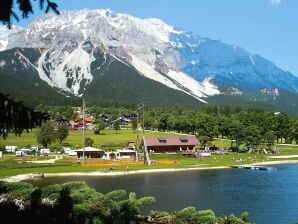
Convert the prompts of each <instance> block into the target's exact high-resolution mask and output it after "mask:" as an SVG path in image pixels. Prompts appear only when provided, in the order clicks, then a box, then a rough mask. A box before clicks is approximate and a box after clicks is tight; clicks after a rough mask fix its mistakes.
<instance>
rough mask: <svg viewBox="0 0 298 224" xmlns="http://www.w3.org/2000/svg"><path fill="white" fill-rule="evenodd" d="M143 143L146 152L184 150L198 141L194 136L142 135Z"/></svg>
mask: <svg viewBox="0 0 298 224" xmlns="http://www.w3.org/2000/svg"><path fill="white" fill-rule="evenodd" d="M143 144H144V147H145V149H147V150H148V152H154V153H173V152H181V151H186V150H193V149H194V148H195V146H196V145H198V144H199V141H198V140H197V139H196V137H194V136H185V137H168V138H147V137H144V139H143Z"/></svg>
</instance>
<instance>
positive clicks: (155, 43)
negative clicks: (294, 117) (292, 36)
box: [0, 9, 298, 110]
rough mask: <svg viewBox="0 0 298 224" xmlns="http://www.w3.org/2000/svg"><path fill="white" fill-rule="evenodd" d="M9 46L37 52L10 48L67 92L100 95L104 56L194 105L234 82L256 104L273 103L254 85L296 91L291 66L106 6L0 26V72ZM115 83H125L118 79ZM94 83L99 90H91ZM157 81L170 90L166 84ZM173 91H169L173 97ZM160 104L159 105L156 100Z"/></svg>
mask: <svg viewBox="0 0 298 224" xmlns="http://www.w3.org/2000/svg"><path fill="white" fill-rule="evenodd" d="M1 29H3V27H2V28H1ZM9 49H31V51H32V52H37V53H36V54H35V55H30V56H24V55H23V56H22V51H21V52H20V50H16V51H15V52H14V53H15V57H16V58H17V60H19V61H21V62H22V63H21V64H22V66H21V65H20V70H21V71H22V70H24V71H25V70H26V69H28V72H32V71H31V70H32V69H33V70H34V73H35V72H36V74H37V75H38V76H39V78H40V80H42V81H44V82H46V83H48V85H49V86H50V87H53V88H54V89H55V91H58V92H59V91H60V92H61V93H63V94H66V95H68V96H75V97H81V96H86V97H89V98H92V97H94V96H97V97H99V98H102V97H103V95H104V94H103V95H102V96H101V95H100V94H99V93H100V89H99V86H102V85H101V84H100V83H99V81H98V78H96V76H97V75H98V74H97V73H98V71H101V69H102V68H101V67H102V66H103V65H104V64H105V60H106V59H107V58H113V59H114V60H118V61H119V63H120V64H126V65H128V66H130V69H129V70H130V71H131V72H132V73H133V74H135V75H139V76H141V77H143V78H145V79H142V80H141V79H138V84H139V85H141V86H143V83H144V82H147V83H148V85H149V86H151V88H153V89H159V91H161V92H160V93H162V97H164V98H166V97H165V94H166V92H167V94H169V92H172V95H175V96H176V97H178V98H179V99H180V100H178V101H179V102H180V103H178V104H179V105H184V106H185V105H189V103H181V102H182V98H184V99H187V100H188V101H189V102H192V103H193V102H195V101H193V99H195V100H196V101H198V104H201V103H205V104H206V103H210V102H212V103H214V100H213V99H216V98H217V99H218V98H220V95H225V94H226V93H227V92H228V90H229V89H230V88H235V89H237V90H239V92H241V93H243V94H242V95H239V97H238V98H241V99H242V100H243V102H244V101H250V102H253V101H254V100H256V99H257V100H260V101H261V102H263V103H268V102H269V101H270V102H269V104H272V105H274V107H277V108H278V105H276V103H274V102H273V100H272V99H271V98H270V99H269V98H266V100H263V99H261V97H255V98H254V96H253V94H255V95H256V96H257V95H258V94H259V93H258V91H259V90H261V89H274V88H275V89H279V90H281V95H287V97H289V96H291V98H293V97H295V96H296V94H297V92H298V78H297V77H295V76H294V75H293V74H292V73H290V72H286V71H283V70H282V69H280V68H278V67H277V66H275V65H274V64H273V63H272V62H270V61H268V60H266V59H265V58H263V57H261V56H259V55H255V54H251V53H249V52H247V51H245V50H244V49H243V48H241V47H239V46H236V45H228V44H224V43H222V42H221V41H217V40H211V39H209V38H202V37H200V36H198V35H195V34H193V33H191V32H188V31H185V30H182V29H175V28H173V27H172V26H170V25H168V24H166V23H164V22H163V21H161V20H159V19H154V18H149V19H139V18H136V17H133V16H130V15H127V14H121V13H118V14H117V13H114V12H112V11H110V10H88V9H85V10H79V11H64V12H62V13H61V15H60V16H53V15H52V14H47V15H44V16H43V17H41V18H40V19H39V20H37V21H35V22H33V23H32V24H31V25H29V26H28V27H27V28H19V27H14V28H13V29H12V30H9V31H7V33H4V34H3V33H2V35H0V53H2V54H0V72H1V71H2V73H5V71H9V72H11V71H12V70H11V68H6V67H7V66H8V64H10V62H8V61H5V57H4V58H3V57H1V55H5V52H7V51H9ZM38 52H39V54H38ZM10 60H14V59H13V58H10ZM32 61H34V62H33V63H32ZM109 63H111V60H110V59H109ZM10 66H11V65H10ZM8 67H9V66H8ZM118 67H121V66H118ZM121 68H122V67H121ZM109 69H111V68H109ZM133 69H135V70H136V72H134V71H133ZM119 72H120V73H121V71H115V70H113V75H111V76H112V77H113V79H114V80H112V81H113V82H114V81H116V79H117V76H115V75H114V74H115V73H119ZM95 74H97V75H95ZM106 74H110V73H109V70H106ZM119 77H120V76H119ZM0 78H1V77H0ZM95 79H96V80H97V81H96V82H95V81H94V80H95ZM133 79H134V80H135V77H134V78H133ZM149 80H150V81H149ZM151 81H155V82H157V83H159V84H161V85H163V86H164V87H163V88H161V87H158V88H157V87H153V86H159V85H158V84H157V83H155V84H153V83H154V82H153V83H152V82H151ZM122 82H124V83H126V85H129V83H127V82H125V81H124V80H123V79H122ZM149 83H150V84H149ZM118 84H119V83H118ZM96 85H97V86H98V90H97V91H98V92H96V91H95V90H94V89H96ZM126 87H127V88H128V87H129V86H126ZM90 88H91V89H92V91H91V90H90ZM164 88H169V89H171V90H167V91H166V90H164ZM172 90H175V91H179V92H181V94H178V93H176V92H175V91H174V92H173V91H172ZM282 90H285V91H282ZM114 91H116V90H114ZM287 91H288V92H289V93H288V92H287ZM116 92H117V91H116ZM144 92H146V91H144V90H141V89H140V90H139V91H138V93H134V91H133V89H130V93H129V94H128V95H130V96H131V97H132V98H134V97H133V95H134V94H139V95H142V94H144ZM63 94H62V95H63ZM119 94H121V93H119ZM146 94H147V98H146V97H145V96H144V95H143V99H147V100H148V101H150V97H148V96H151V97H152V94H153V93H150V92H148V91H147V92H146ZM150 94H151V95H150ZM184 94H187V95H188V96H189V97H185V96H184ZM88 95H89V96H88ZM178 95H179V96H178ZM182 96H183V97H182ZM213 96H214V97H213ZM216 96H219V97H216ZM248 96H250V97H248ZM104 97H105V98H106V97H107V96H104ZM114 97H115V98H117V97H116V96H115V95H114ZM212 97H213V98H212ZM281 97H282V96H281ZM174 98H175V97H172V98H171V101H172V102H173V103H174V102H175V100H174ZM191 98H193V99H191ZM223 98H226V97H222V99H223ZM209 99H211V100H209ZM293 102H294V101H293ZM159 104H162V103H161V101H160V102H159ZM165 104H167V103H165ZM294 104H295V103H294ZM295 105H296V104H295ZM292 109H293V108H292ZM292 109H291V110H292Z"/></svg>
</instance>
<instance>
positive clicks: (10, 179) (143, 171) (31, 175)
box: [0, 160, 298, 182]
mask: <svg viewBox="0 0 298 224" xmlns="http://www.w3.org/2000/svg"><path fill="white" fill-rule="evenodd" d="M295 163H298V160H278V161H266V162H257V163H252V164H242V165H243V166H246V165H256V166H268V165H281V164H295ZM230 168H231V167H230V166H214V167H189V168H161V169H140V170H132V171H129V170H128V171H109V172H69V173H63V172H61V173H43V177H45V178H46V177H66V176H67V177H71V176H124V175H134V174H147V173H166V172H181V171H194V170H217V169H230ZM35 176H36V173H28V174H19V175H15V176H11V177H7V178H2V179H0V180H1V181H7V182H19V181H25V180H29V179H34V178H35Z"/></svg>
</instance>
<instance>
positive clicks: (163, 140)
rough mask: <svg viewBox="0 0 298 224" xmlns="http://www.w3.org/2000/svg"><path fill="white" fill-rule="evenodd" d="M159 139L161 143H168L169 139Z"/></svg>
mask: <svg viewBox="0 0 298 224" xmlns="http://www.w3.org/2000/svg"><path fill="white" fill-rule="evenodd" d="M158 141H159V143H166V142H167V140H166V139H165V138H159V139H158Z"/></svg>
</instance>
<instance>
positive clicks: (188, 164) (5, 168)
mask: <svg viewBox="0 0 298 224" xmlns="http://www.w3.org/2000/svg"><path fill="white" fill-rule="evenodd" d="M35 132H36V130H33V131H32V132H30V133H23V134H22V137H16V136H14V135H12V134H11V135H9V137H8V138H7V139H6V140H3V139H1V140H0V145H17V146H19V147H23V146H28V145H36V144H37V143H36V138H35ZM145 135H146V136H152V137H167V136H177V134H174V133H165V132H151V131H146V133H145ZM140 136H142V132H140ZM178 136H179V135H178ZM85 137H90V138H92V139H94V142H95V144H94V145H95V146H99V145H101V144H111V143H120V144H125V143H126V142H127V141H128V140H136V137H137V133H134V132H133V131H132V130H121V131H120V132H119V133H116V132H115V131H114V130H105V131H104V132H103V133H102V134H101V135H95V134H94V133H93V132H92V131H86V132H85ZM82 141H83V137H82V131H70V134H69V136H68V138H67V139H66V141H65V143H66V144H69V145H70V146H73V147H76V146H78V147H80V146H82ZM212 144H215V145H216V146H219V147H229V146H230V141H229V140H220V139H216V140H214V141H213V142H212ZM277 147H278V148H280V150H281V155H298V146H293V145H291V146H284V145H277ZM118 148H119V147H118ZM267 156H268V154H248V153H230V154H227V155H224V156H222V155H213V156H212V157H207V158H201V159H197V158H185V157H184V156H182V155H173V154H162V155H157V154H156V155H152V156H151V159H152V160H155V161H161V160H176V161H177V163H176V164H162V163H161V164H159V163H158V162H156V163H155V164H153V165H151V166H145V165H130V166H129V170H141V169H163V168H195V167H216V166H230V165H237V164H249V163H255V162H263V161H268V159H267ZM54 157H55V156H47V157H34V156H27V157H21V158H20V157H15V156H14V155H9V154H5V155H4V158H2V159H0V178H2V177H7V176H13V175H17V174H24V173H35V172H44V173H59V172H90V171H100V172H111V171H110V167H109V166H106V167H81V166H80V165H78V164H77V158H76V157H70V156H63V159H62V160H59V161H57V162H56V163H54V164H33V163H28V162H27V161H28V160H45V159H52V158H54ZM296 159H297V160H298V158H296ZM272 160H274V159H272ZM241 161H242V162H241ZM122 170H126V166H123V167H121V166H119V167H116V169H115V170H114V171H122Z"/></svg>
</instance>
